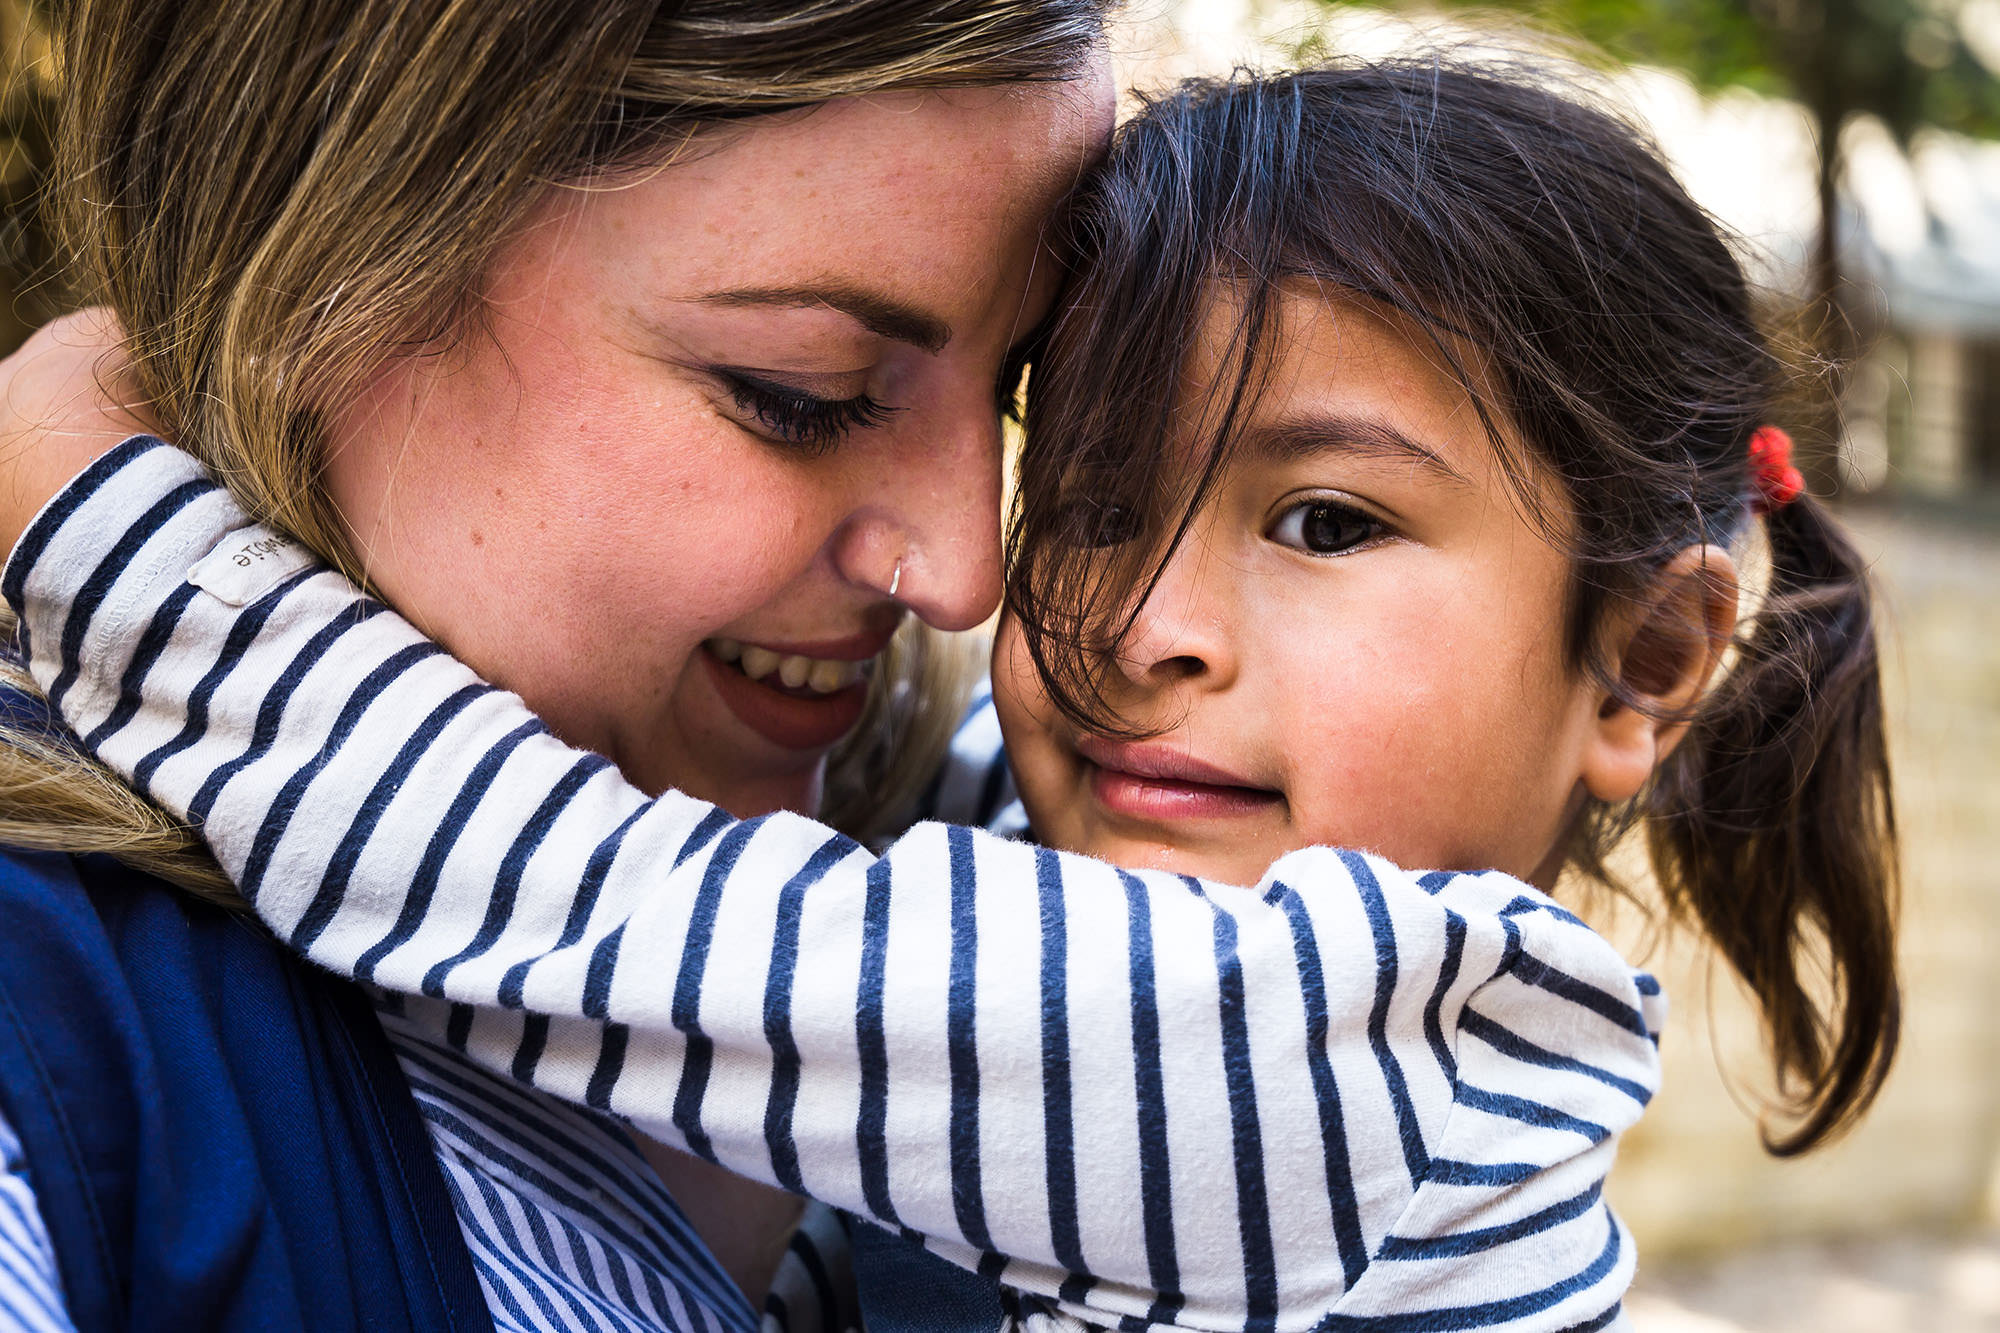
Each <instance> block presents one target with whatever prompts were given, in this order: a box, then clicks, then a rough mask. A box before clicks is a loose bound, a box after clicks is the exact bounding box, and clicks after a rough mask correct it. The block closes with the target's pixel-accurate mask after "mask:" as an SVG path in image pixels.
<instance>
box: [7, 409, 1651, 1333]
mask: <svg viewBox="0 0 2000 1333" xmlns="http://www.w3.org/2000/svg"><path fill="white" fill-rule="evenodd" d="M4 589H5V592H6V595H7V597H8V599H9V600H10V602H12V603H13V604H14V606H15V607H16V609H17V611H18V613H19V614H20V616H21V631H20V632H21V637H22V641H23V647H24V649H25V651H26V653H27V656H28V660H29V663H30V667H31V669H32V671H33V673H34V675H35V678H36V680H37V681H38V682H39V683H40V684H41V685H42V686H43V688H44V689H45V690H46V691H47V692H48V695H49V698H50V700H51V702H52V703H53V704H54V705H55V706H56V707H57V708H58V709H59V711H60V712H61V714H62V716H63V718H64V719H65V721H66V722H67V723H68V724H69V725H70V726H71V727H72V728H73V729H74V730H75V731H76V732H77V734H78V735H79V736H80V737H82V739H83V743H84V744H85V745H86V746H87V747H88V748H89V749H90V750H91V751H93V752H94V753H96V754H97V755H98V756H99V757H100V758H102V759H103V760H104V761H105V762H106V763H108V764H110V765H111V766H112V767H113V768H114V769H115V770H117V771H118V772H119V773H121V774H122V775H124V776H126V777H127V778H128V779H129V780H130V781H131V782H132V783H133V785H134V786H135V787H136V788H137V789H138V790H140V791H141V792H143V793H144V794H146V795H147V796H148V797H150V798H151V799H153V800H154V801H156V802H158V803H159V804H161V805H162V806H164V807H165V808H167V809H169V810H171V811H173V812H175V813H177V814H180V815H184V816H186V817H188V818H189V819H191V820H193V821H195V822H196V823H198V824H199V825H201V826H202V828H203V830H204V834H205V836H206V838H207V839H208V841H209V842H210V844H211V846H212V847H213V848H214V850H215V852H216V855H217V857H218V858H219V860H220V861H221V863H222V865H223V866H224V868H225V869H226V870H227V871H228V872H229V874H230V875H231V877H232V878H233V879H234V880H235V881H236V882H237V884H238V885H239V886H240V887H241V888H242V890H243V892H244V893H245V894H246V896H247V897H248V898H249V899H250V900H251V901H252V903H253V904H254V905H255V907H256V910H257V911H258V913H259V915H260V916H262V917H263V919H264V920H265V921H266V922H267V923H268V924H269V925H270V926H271V928H272V929H273V930H274V931H275V932H276V933H277V935H278V936H279V937H280V938H281V939H284V940H286V941H288V942H289V943H290V944H291V946H292V947H294V948H295V949H298V950H299V951H301V952H302V953H304V954H305V955H306V956H307V957H309V958H311V959H312V960H314V961H315V962H317V963H319V964H321V965H322V966H325V967H328V968H330V969H332V970H334V971H336V972H340V973H343V974H345V975H348V976H353V977H356V978H359V979H361V980H364V981H368V982H371V983H373V984H375V985H378V986H382V987H385V988H388V989H392V990H396V991H400V992H404V993H406V994H408V995H409V996H410V997H412V998H411V999H410V1000H409V1001H408V1003H407V1005H406V1011H405V1012H406V1016H407V1017H408V1018H409V1020H410V1021H411V1022H413V1023H416V1024H419V1025H427V1026H429V1027H430V1028H431V1029H432V1030H435V1031H438V1032H441V1033H447V1034H449V1036H450V1038H451V1039H452V1040H455V1041H456V1042H457V1043H458V1044H460V1045H461V1046H462V1048H463V1049H464V1050H465V1051H466V1052H467V1053H468V1054H469V1055H470V1056H471V1057H472V1058H473V1059H475V1060H477V1061H478V1062H480V1063H481V1064H483V1065H485V1066H487V1067H488V1068H491V1069H494V1070H497V1071H502V1072H505V1073H507V1074H509V1075H511V1076H512V1077H514V1078H516V1079H519V1080H521V1081H524V1082H527V1083H531V1084H533V1085H534V1086H536V1087H539V1088H542V1089H545V1090H547V1091H549V1092H551V1093H553V1094H555V1095H557V1096H559V1097H562V1098H565V1099H569V1100H573V1101H576V1102H580V1103H583V1104H585V1105H588V1106H590V1107H594V1108H597V1109H599V1110H603V1111H608V1112H611V1113H613V1114H615V1115H618V1116H621V1117H624V1118H626V1119H628V1120H630V1121H631V1122H632V1123H633V1124H635V1125H636V1126H638V1127H639V1128H640V1129H642V1130H643V1131H645V1132H646V1133H648V1134H651V1135H653V1136H654V1137H656V1138H659V1139H661V1140H663V1141H665V1142H669V1143H675V1144H681V1145H686V1146H687V1147H688V1148H689V1149H691V1150H692V1151H695V1152H697V1153H700V1154H702V1155H704V1156H707V1157H710V1158H713V1159H715V1160H717V1161H720V1162H721V1163H723V1164H724V1165H726V1166H728V1167H730V1168H731V1169H733V1170H736V1171H739V1172H741V1173H743V1174H746V1175H749V1176H753V1177H756V1178H758V1179H762V1180H765V1181H770V1182H774V1183H777V1184H779V1185H781V1186H783V1187H785V1188H788V1189H792V1190H795V1191H798V1192H801V1193H805V1194H809V1195H812V1196H814V1197H816V1198H819V1199H822V1200H825V1201H827V1202H829V1203H832V1204H834V1205H836V1206H838V1207H841V1208H846V1209H849V1210H852V1211H854V1212H857V1213H860V1214H863V1215H866V1216H869V1217H873V1218H875V1219H877V1220H879V1221H881V1222H883V1223H885V1224H888V1225H890V1226H898V1227H903V1228H906V1229H908V1230H909V1231H910V1232H912V1233H913V1234H918V1235H921V1236H923V1237H925V1238H926V1239H927V1241H928V1243H929V1244H930V1245H931V1246H932V1248H934V1249H935V1250H936V1251H937V1252H938V1253H940V1254H942V1255H944V1256H945V1257H947V1258H949V1259H952V1260H954V1261H955V1262H958V1263H960V1264H962V1265H964V1266H966V1267H969V1268H976V1269H979V1270H980V1271H982V1272H985V1273H988V1274H992V1275H996V1276H998V1277H999V1278H1000V1279H1001V1280H1003V1281H1004V1282H1005V1283H1007V1284H1008V1285H1009V1286H1011V1287H1013V1288H1016V1289H1018V1290H1019V1291H1021V1292H1025V1293H1028V1300H1027V1302H1026V1308H1028V1309H1029V1310H1030V1311H1032V1312H1035V1313H1034V1315H1033V1317H1032V1318H1031V1320H1030V1322H1031V1323H1042V1322H1051V1321H1053V1320H1055V1319H1057V1318H1058V1317H1060V1315H1067V1316H1074V1317H1077V1318H1082V1319H1086V1320H1091V1321H1096V1322H1101V1323H1109V1324H1118V1325H1120V1326H1122V1327H1127V1328H1145V1327H1155V1326H1158V1327H1167V1326H1172V1327H1184V1328H1199V1329H1213V1330H1252V1329H1307V1328H1314V1329H1327V1330H1338V1329H1348V1328H1353V1329H1362V1328H1366V1329H1371V1330H1394V1329H1412V1330H1415V1329H1423V1330H1439V1329H1471V1328H1495V1329H1506V1330H1516V1331H1525V1330H1559V1329H1594V1328H1602V1327H1606V1326H1608V1325H1610V1324H1611V1322H1612V1321H1613V1320H1614V1319H1615V1318H1616V1317H1617V1308H1618V1300H1619V1297H1620V1295H1621V1294H1622V1292H1623V1290H1624V1288H1625V1286H1626V1284H1627V1283H1628V1281H1629V1278H1630V1274H1631V1271H1632V1262H1633V1256H1632V1252H1631V1246H1630V1242H1629V1238H1628V1237H1627V1235H1626V1234H1625V1232H1624V1231H1623V1229H1622V1228H1621V1227H1620V1225H1619V1224H1618V1222H1617V1221H1616V1219H1615V1218H1614V1217H1613V1216H1612V1215H1611V1212H1610V1210H1609V1208H1608V1207H1607V1206H1606V1204H1605V1202H1604V1199H1603V1197H1602V1192H1601V1187H1602V1183H1603V1180H1604V1176H1605V1173H1606V1171H1607V1170H1608V1167H1609V1164H1610V1161H1611V1156H1612V1153H1613V1150H1614V1144H1615V1140H1616V1137H1617V1135H1618V1133H1619V1132H1620V1131H1621V1130H1623V1129H1624V1128H1625V1127H1626V1126H1628V1125H1630V1124H1631V1123H1632V1122H1633V1121H1634V1120H1635V1119H1636V1118H1637V1116H1638V1114H1639V1113H1640V1111H1641V1109H1642V1108H1643V1106H1644V1104H1645V1102H1646V1100H1647V1099H1648V1097H1649V1096H1650V1095H1651V1092H1652V1090H1653V1088H1654V1087H1655V1085H1656V1082H1657V1077H1658V1060H1657V1053H1656V1050H1655V1038H1654V1035H1653V1034H1654V1031H1655V1029H1656V1022H1655V1021H1654V1018H1655V1015H1656V1010H1655V1007H1654V1001H1655V997H1656V992H1657V988H1656V987H1654V986H1653V985H1652V983H1651V982H1650V980H1649V979H1647V978H1644V977H1643V976H1640V975H1638V974H1635V973H1633V972H1632V971H1631V970H1630V969H1629V968H1628V967H1627V966H1626V965H1625V964H1624V962H1623V961H1622V960H1621V959H1620V958H1619V957H1618V955H1617V954H1616V952H1615V951H1614V950H1612V949H1611V948H1610V946H1608V945H1607V944H1605V943H1604V942H1603V941H1602V940H1601V939H1600V938H1599V937H1598V936H1596V935H1595V934H1593V933H1592V932H1591V931H1590V930H1589V929H1588V928H1587V927H1585V926H1584V925H1583V923H1582V922H1580V921H1578V920H1577V919H1576V918H1575V917H1573V916H1572V915H1570V914H1569V913H1568V912H1566V911H1564V910H1563V909H1561V908H1560V907H1559V906H1557V905H1556V904H1555V903H1554V902H1553V901H1551V900H1550V899H1549V898H1547V897H1546V896H1545V895H1543V894H1541V893H1538V892H1537V891H1535V890H1534V889H1532V888H1529V887H1527V886H1525V885H1522V884H1520V883H1519V882H1517V881H1514V880H1512V879H1509V878H1507V877H1505V876H1502V875H1498V874H1491V873H1488V874H1458V873H1445V872H1433V873H1425V874H1413V873H1409V872H1406V871H1403V870H1401V869H1398V868H1397V867H1395V866H1393V865H1390V864H1388V863H1386V862H1384V861H1382V860H1380V859H1378V858H1373V857H1369V856H1365V855H1361V854H1358V853H1354V852H1348V851H1341V850H1337V849H1329V848H1312V849H1307V850H1304V851H1301V852H1297V853H1294V854H1292V855H1290V856H1288V857H1286V858H1284V859H1283V860H1281V861H1279V862H1278V863H1277V864H1276V865H1274V866H1273V867H1272V868H1271V870H1270V871H1269V873H1268V874H1267V875H1266V876H1265V878H1264V879H1263V881H1262V882H1261V883H1260V884H1258V885H1257V886H1255V887H1253V888H1236V887H1228V886H1222V885H1215V884H1208V883H1203V882H1201V881H1198V880H1193V879H1189V878H1186V877H1182V876H1177V875H1172V874H1168V873H1164V872H1145V871H1128V870H1123V869H1120V868H1117V867H1114V866H1109V865H1106V864H1103V863H1100V862H1096V861H1092V860H1090V859H1088V858H1084V857H1079V856H1073V855H1067V854H1063V853H1059V852H1055V851H1051V850H1049V849H1046V848H1038V847H1034V846H1032V845H1029V844H1026V843H1021V842H1016V841H1009V840H1006V839H1002V838H998V837H995V836H992V835H990V834H987V833H983V832H980V831H977V830H973V829H968V828H964V827H957V826H949V825H942V824H926V825H922V826H919V827H918V828H916V829H914V830H913V831H911V832H910V833H909V834H908V835H906V836H905V837H903V838H901V839H900V840H898V841H897V842H896V843H894V844H893V845H891V846H890V847H889V848H888V849H887V850H886V851H885V852H883V853H882V854H881V855H879V856H878V855H875V854H872V853H870V852H869V851H868V850H867V849H865V848H863V847H861V846H858V845H857V844H855V843H853V842H852V841H850V840H848V839H847V838H844V837H842V836H841V835H839V834H837V833H834V832H833V831H831V830H829V829H827V828H825V827H824V826H822V825H819V824H816V823H814V822H812V821H811V820H808V819H804V818H801V817H797V816H792V815H783V814H780V815H773V816H768V817H763V818H758V819H751V820H741V821H739V820H735V819H732V818H730V817H729V816H727V815H726V814H724V813H723V812H721V811H719V810H717V809H715V808H714V807H712V806H709V805H706V804H704V803H702V802H700V801H696V800H693V799H691V798H689V797H686V796H684V795H681V794H678V793H671V792H670V793H668V794H666V795H664V796H661V797H659V798H657V799H649V798H647V797H646V796H645V795H644V794H642V793H640V792H638V791H636V790H635V789H633V788H632V787H631V786H630V785H629V784H627V783H625V782H624V780H623V779H622V778H621V777H620V775H619V774H618V773H617V771H616V770H615V769H614V768H613V767H612V766H611V765H610V764H609V763H608V762H607V761H606V760H604V759H602V758H600V757H598V756H595V755H589V754H583V753H579V752H577V751H575V750H573V749H571V748H569V747H568V746H566V745H564V744H562V743H561V742H560V741H558V740H557V739H556V738H555V737H553V736H552V735H550V734H549V732H548V731H547V730H546V728H545V727H543V726H542V725H541V724H540V723H539V722H538V721H537V720H536V719H535V718H534V717H533V716H532V715H531V714H530V713H529V712H528V711H527V709H526V708H525V706H524V705H523V704H522V703H521V701H520V700H519V699H517V698H515V697H514V696H512V695H510V694H507V693H506V692H504V691H501V690H498V689H495V688H494V687H492V686H489V685H487V684H485V683H483V682H481V681H480V680H478V679H477V678H476V677H475V676H474V675H473V674H472V673H471V672H470V671H469V670H467V669H466V668H465V667H463V666H462V665H460V664H459V663H457V662H455V661H454V660H453V659H451V658H450V657H449V656H448V655H446V654H444V653H443V652H442V651H441V650H439V649H438V648H437V647H436V646H435V645H433V644H431V643H429V642H428V641H427V640H425V639H424V638H423V637H422V636H421V635H420V634H418V633H417V632H416V631H415V630H414V629H413V628H412V627H410V626H409V625H408V624H407V623H406V622H404V621H403V620H402V619H400V618H399V617H397V616H396V615H395V614H394V613H393V612H391V611H389V610H388V609H387V608H386V607H384V606H382V605H381V604H380V603H377V602H375V601H372V600H370V599H368V598H367V597H365V596H363V595H362V594H360V593H359V592H357V591H356V590H355V589H354V588H353V587H352V586H351V585H350V584H348V583H347V582H346V581H345V580H343V579H341V578H340V577H339V576H338V575H336V574H334V573H332V572H330V571H328V570H325V569H323V568H321V567H319V566H317V565H316V564H314V563H313V562H312V561H310V560H309V559H307V558H306V557H304V556H303V555H302V554H301V553H300V552H298V550H297V548H295V547H292V546H290V545H289V544H288V543H287V542H286V540H285V539H284V538H283V537H281V536H280V535H278V534H276V533H273V532H270V531H269V530H267V529H262V528H258V527H255V526H253V525H250V524H249V523H248V522H247V520H246V518H245V516H244V515H243V513H242V511H241V510H240V509H239V508H238V507H237V506H236V505H235V503H234V502H233V501H232V500H231V499H230V498H229V497H228V495H227V494H226V493H224V492H223V491H222V490H220V489H219V488H218V487H217V486H216V485H215V484H214V483H213V482H212V481H210V480H209V479H208V478H206V477H205V476H204V475H203V473H202V472H201V470H200V468H199V467H198V466H197V465H196V464H195V463H194V462H193V461H192V460H191V459H189V458H188V457H187V456H185V455H183V454H180V453H179V452H177V451H174V450H171V449H169V448H167V447H165V446H162V445H159V444H158V443H157V442H148V441H132V442H128V443H127V444H126V445H124V446H121V447H120V448H119V449H118V450H116V451H114V452H113V453H112V454H110V455H107V456H106V457H105V458H104V459H102V460H100V462H99V463H98V464H96V465H94V466H93V467H92V468H91V469H89V470H88V471H87V472H86V473H85V474H84V475H83V476H82V477H80V478H79V479H78V480H77V481H76V482H74V483H72V485H71V486H70V487H69V488H68V489H67V490H65V492H64V493H63V494H62V495H61V496H59V497H58V498H57V499H56V500H55V501H53V502H52V503H51V504H50V506H49V507H48V508H47V509H45V510H44V511H43V513H42V514H41V515H40V516H39V517H38V518H37V520H36V522H35V523H34V524H33V525H32V527H31V528H30V530H29V532H28V533H27V535H26V536H25V537H24V538H23V539H22V541H21V543H20V544H19V546H18V547H17V548H16V550H15V552H14V555H13V557H12V559H11V560H10V562H9V564H8V567H7V572H6V575H5V579H4ZM1058 1312H1060V1315H1059V1314H1058Z"/></svg>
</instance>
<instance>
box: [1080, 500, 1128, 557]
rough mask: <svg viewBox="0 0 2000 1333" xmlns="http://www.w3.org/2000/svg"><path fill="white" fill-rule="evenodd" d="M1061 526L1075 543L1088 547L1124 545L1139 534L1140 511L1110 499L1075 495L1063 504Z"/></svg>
mask: <svg viewBox="0 0 2000 1333" xmlns="http://www.w3.org/2000/svg"><path fill="white" fill-rule="evenodd" d="M1063 526H1064V527H1065V528H1066V529H1067V531H1068V534H1069V539H1070V541H1071V542H1073V543H1074V544H1075V545H1077V546H1079V547H1083V548H1085V549H1087V550H1102V549H1104V548H1105V547H1108V546H1123V545H1124V544H1125V543H1126V542H1129V541H1131V540H1132V539H1133V538H1135V537H1137V536H1138V535H1139V531H1140V528H1141V526H1142V524H1141V522H1140V518H1139V511H1138V510H1136V509H1133V508H1131V507H1130V506H1128V505H1122V504H1119V503H1117V502H1116V501H1113V500H1102V499H1081V498H1079V499H1076V500H1072V501H1070V502H1069V504H1068V505H1066V506H1065V507H1064V512H1063Z"/></svg>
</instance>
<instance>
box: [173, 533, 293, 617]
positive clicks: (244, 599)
mask: <svg viewBox="0 0 2000 1333" xmlns="http://www.w3.org/2000/svg"><path fill="white" fill-rule="evenodd" d="M312 563H313V553H312V552H311V551H308V550H307V549H306V548H305V547H303V546H301V545H299V543H298V541H297V539H295V538H293V537H290V536H287V535H286V534H284V533H282V532H279V531H278V530H277V529H276V528H269V527H266V526H264V525H263V524H262V523H255V524H252V525H251V526H249V527H247V528H238V529H236V531H234V532H232V533H230V534H229V535H228V536H226V537H224V538H223V539H222V540H221V541H219V542H217V543H216V544H215V549H214V550H212V551H210V552H209V553H208V554H207V555H205V556H203V557H202V558H201V559H200V560H198V561H196V562H195V565H194V568H192V569H190V570H188V574H187V578H188V582H189V583H192V584H194V586H195V587H197V588H200V589H201V590H202V591H203V592H206V593H209V594H211V595H212V596H215V597H219V598H221V599H222V600H223V601H225V602H227V603H228V604H229V605H231V606H247V605H249V604H250V603H251V602H254V601H256V600H257V599H258V598H259V597H262V596H263V595H264V594H265V593H267V592H269V591H270V590H271V589H273V588H275V587H277V586H278V585H279V584H280V583H282V582H283V581H284V580H286V579H288V578H290V577H291V576H292V575H294V574H296V573H298V572H299V571H300V570H302V569H308V568H310V567H311V566H312Z"/></svg>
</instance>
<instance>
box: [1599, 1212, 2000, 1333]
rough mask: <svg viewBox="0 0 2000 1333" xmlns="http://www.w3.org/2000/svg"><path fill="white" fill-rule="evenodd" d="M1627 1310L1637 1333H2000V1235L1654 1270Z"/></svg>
mask: <svg viewBox="0 0 2000 1333" xmlns="http://www.w3.org/2000/svg"><path fill="white" fill-rule="evenodd" d="M1625 1308H1626V1310H1627V1311H1628V1312H1630V1314H1631V1317H1632V1325H1633V1328H1634V1329H1635V1330H1636V1333H2000V1231H1995V1232H1989V1233H1986V1234H1984V1235H1980V1236H1973V1237H1937V1236H1923V1235H1897V1236H1887V1237H1871V1238H1869V1239H1866V1240H1853V1241H1840V1242H1831V1243H1821V1244H1791V1245H1782V1246H1774V1247H1772V1248H1769V1249H1758V1250H1753V1251H1747V1252H1743V1253H1739V1254H1735V1255H1731V1256H1729V1257H1727V1258H1723V1259H1717V1260H1712V1261H1708V1262H1704V1263H1683V1264H1673V1265H1661V1266H1652V1265H1648V1266H1647V1267H1646V1268H1645V1270H1644V1271H1643V1272H1642V1273H1641V1274H1640V1278H1639V1281H1638V1283H1637V1284H1636V1285H1635V1286H1634V1287H1633V1289H1632V1294H1631V1295H1630V1297H1628V1298H1627V1300H1626V1303H1625Z"/></svg>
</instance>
